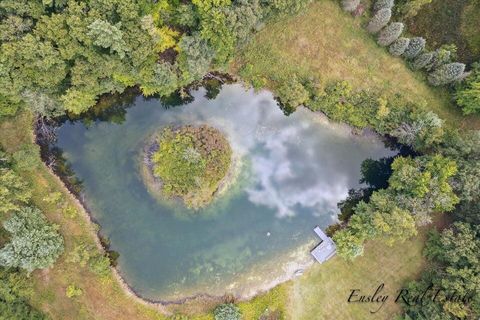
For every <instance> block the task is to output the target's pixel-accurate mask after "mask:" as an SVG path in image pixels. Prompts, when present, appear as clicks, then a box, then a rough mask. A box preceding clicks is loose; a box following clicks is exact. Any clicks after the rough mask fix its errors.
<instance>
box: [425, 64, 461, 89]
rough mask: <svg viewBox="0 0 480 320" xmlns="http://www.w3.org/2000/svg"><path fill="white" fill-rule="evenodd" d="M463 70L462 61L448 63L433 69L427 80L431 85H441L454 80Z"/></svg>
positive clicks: (458, 77)
mask: <svg viewBox="0 0 480 320" xmlns="http://www.w3.org/2000/svg"><path fill="white" fill-rule="evenodd" d="M464 71H465V64H463V63H458V62H454V63H448V64H444V65H443V66H441V67H439V68H438V69H436V70H434V71H433V72H431V73H430V75H429V76H428V82H430V84H431V85H433V86H441V85H445V84H449V83H451V82H454V81H456V80H458V79H460V77H462V75H463V72H464Z"/></svg>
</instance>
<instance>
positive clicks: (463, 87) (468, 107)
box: [455, 63, 480, 114]
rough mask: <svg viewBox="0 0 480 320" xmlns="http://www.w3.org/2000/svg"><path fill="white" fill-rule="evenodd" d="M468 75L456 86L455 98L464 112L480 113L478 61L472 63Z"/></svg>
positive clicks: (479, 68) (479, 64)
mask: <svg viewBox="0 0 480 320" xmlns="http://www.w3.org/2000/svg"><path fill="white" fill-rule="evenodd" d="M472 67H473V68H472V71H471V73H470V75H469V76H468V77H467V78H466V79H465V80H464V81H463V82H462V83H461V84H460V85H458V86H457V88H456V92H455V100H456V102H457V104H458V105H459V106H460V107H461V108H462V111H463V113H464V114H472V113H480V63H474V64H473V66H472Z"/></svg>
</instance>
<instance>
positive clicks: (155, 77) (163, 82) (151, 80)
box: [140, 63, 178, 96]
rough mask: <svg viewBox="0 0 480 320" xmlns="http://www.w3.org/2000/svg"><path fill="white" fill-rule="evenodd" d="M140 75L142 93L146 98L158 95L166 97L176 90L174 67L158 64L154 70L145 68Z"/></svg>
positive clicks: (176, 77)
mask: <svg viewBox="0 0 480 320" xmlns="http://www.w3.org/2000/svg"><path fill="white" fill-rule="evenodd" d="M143 71H145V73H146V74H145V73H143V74H142V75H141V77H142V80H141V86H140V88H141V89H142V93H143V94H144V95H146V96H150V95H152V94H159V95H160V96H167V95H169V94H171V93H172V92H174V91H175V90H176V89H177V88H178V76H177V73H176V70H175V69H174V67H173V66H172V65H170V64H168V63H158V64H156V65H155V68H153V69H152V68H147V69H146V70H143Z"/></svg>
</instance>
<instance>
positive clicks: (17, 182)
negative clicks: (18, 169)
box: [0, 168, 32, 214]
mask: <svg viewBox="0 0 480 320" xmlns="http://www.w3.org/2000/svg"><path fill="white" fill-rule="evenodd" d="M31 196H32V194H31V191H30V187H29V186H28V184H27V183H26V182H25V181H24V180H23V179H22V178H21V177H19V176H18V175H17V174H16V173H15V172H14V171H13V170H11V169H8V168H0V213H3V214H5V213H8V212H13V211H19V210H20V209H21V208H22V206H24V205H25V204H27V203H28V202H29V201H30V198H31Z"/></svg>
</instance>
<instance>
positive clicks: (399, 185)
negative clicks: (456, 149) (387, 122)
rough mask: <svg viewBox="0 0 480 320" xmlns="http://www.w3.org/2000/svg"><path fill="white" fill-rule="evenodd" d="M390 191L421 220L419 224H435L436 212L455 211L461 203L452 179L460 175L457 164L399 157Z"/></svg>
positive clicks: (439, 159) (442, 159)
mask: <svg viewBox="0 0 480 320" xmlns="http://www.w3.org/2000/svg"><path fill="white" fill-rule="evenodd" d="M392 169H393V174H392V176H391V177H390V179H389V180H388V183H389V189H391V190H392V191H393V192H394V193H395V194H396V199H397V200H396V202H397V203H398V204H399V206H400V207H401V208H403V209H406V210H408V211H410V212H411V213H412V214H413V215H415V216H416V217H417V219H416V220H417V224H419V225H423V224H426V223H429V222H430V221H431V218H430V214H431V213H432V212H448V211H452V210H453V209H454V207H455V205H456V204H457V203H458V202H459V199H458V197H457V196H456V195H455V193H454V192H453V189H452V186H451V185H450V179H451V178H452V177H453V176H454V175H455V174H456V172H457V166H456V163H455V161H453V160H451V159H449V158H446V157H443V156H441V155H434V156H423V157H418V158H416V159H412V158H409V157H407V158H405V157H398V158H396V159H395V161H394V162H393V164H392Z"/></svg>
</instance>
